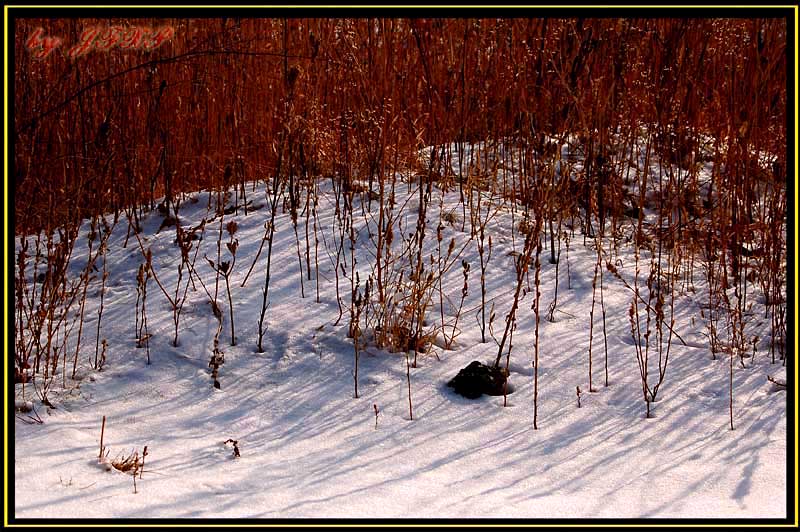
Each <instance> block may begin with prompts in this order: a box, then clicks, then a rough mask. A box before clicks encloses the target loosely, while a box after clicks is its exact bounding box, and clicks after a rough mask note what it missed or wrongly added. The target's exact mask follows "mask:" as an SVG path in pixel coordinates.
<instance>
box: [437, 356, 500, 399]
mask: <svg viewBox="0 0 800 532" xmlns="http://www.w3.org/2000/svg"><path fill="white" fill-rule="evenodd" d="M507 379H508V373H506V370H505V369H504V368H496V367H494V366H487V365H486V364H482V363H481V362H478V361H477V360H476V361H474V362H471V363H470V364H469V366H467V367H465V368H463V369H462V370H461V371H459V372H458V375H456V376H455V377H453V378H452V379H450V381H449V382H448V383H447V385H448V386H449V387H451V388H453V390H454V391H455V392H456V393H457V394H459V395H463V396H464V397H466V398H467V399H477V398H478V397H480V396H481V395H483V394H486V395H503V389H504V388H505V387H506V386H505V384H506V380H507ZM506 392H507V393H510V392H511V387H510V386H509V387H508V389H507V390H506Z"/></svg>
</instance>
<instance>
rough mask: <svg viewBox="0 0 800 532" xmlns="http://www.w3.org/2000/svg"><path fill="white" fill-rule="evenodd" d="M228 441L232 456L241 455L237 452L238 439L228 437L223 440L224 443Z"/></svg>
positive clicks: (226, 443)
mask: <svg viewBox="0 0 800 532" xmlns="http://www.w3.org/2000/svg"><path fill="white" fill-rule="evenodd" d="M229 443H230V444H231V445H232V446H233V457H234V458H240V457H241V456H242V455H241V454H239V440H234V439H233V438H228V439H227V440H225V445H228V444H229Z"/></svg>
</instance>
